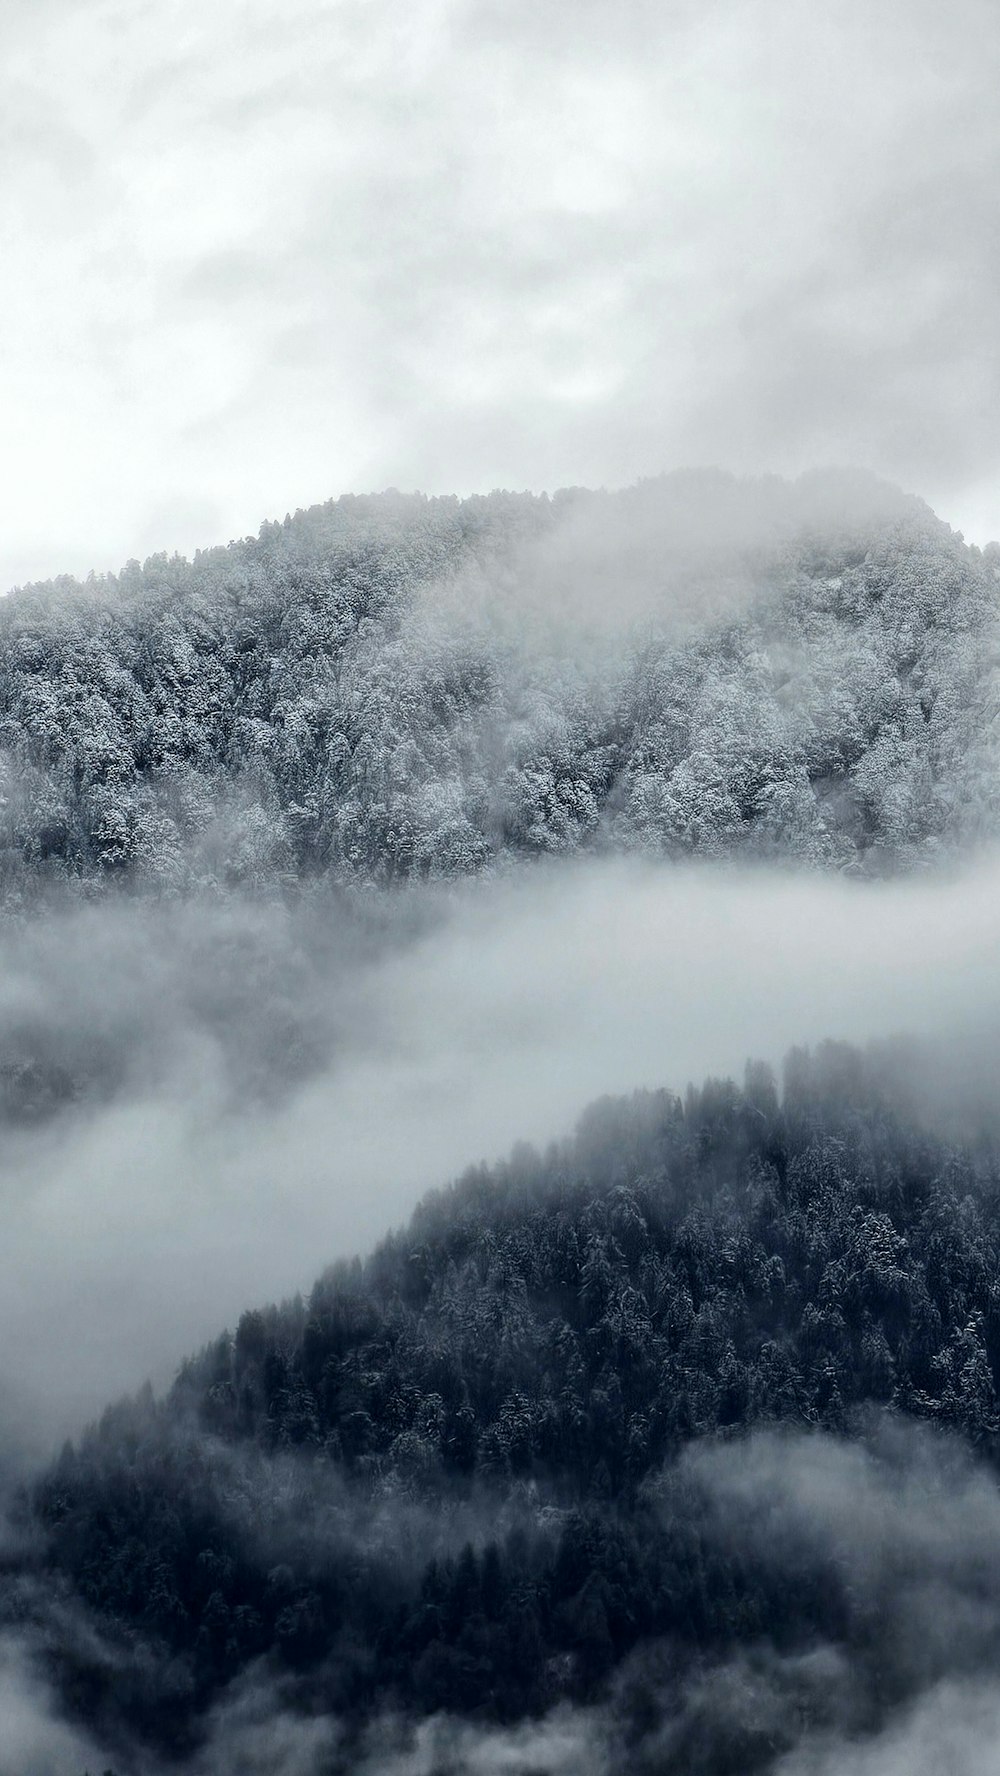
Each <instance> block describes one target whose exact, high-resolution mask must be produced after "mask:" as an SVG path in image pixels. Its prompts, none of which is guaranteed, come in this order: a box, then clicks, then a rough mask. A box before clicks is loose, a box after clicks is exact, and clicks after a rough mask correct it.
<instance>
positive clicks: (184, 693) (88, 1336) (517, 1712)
mask: <svg viewBox="0 0 1000 1776" xmlns="http://www.w3.org/2000/svg"><path fill="white" fill-rule="evenodd" d="M998 594H1000V555H998V552H997V551H996V550H994V549H992V548H988V549H986V550H983V551H980V550H979V549H975V548H969V547H967V546H966V545H965V544H964V543H963V542H962V540H961V538H960V537H958V536H957V535H956V534H955V533H953V532H952V531H950V530H949V528H948V526H947V525H946V524H944V523H942V522H941V521H940V520H939V519H937V518H936V517H935V516H934V515H933V514H932V513H931V512H930V511H929V509H928V508H927V507H926V506H925V505H924V504H923V503H922V502H921V501H919V500H917V499H914V498H911V497H909V496H905V495H903V494H901V493H900V492H898V490H896V489H894V488H892V487H889V486H887V485H886V484H884V483H882V482H879V481H876V480H874V479H873V478H870V477H866V476H858V475H853V474H847V473H833V472H828V473H824V474H817V475H813V476H808V477H803V478H802V479H800V481H798V482H797V483H794V484H787V483H784V482H780V481H778V480H776V479H773V478H772V479H763V480H758V481H742V482H741V481H737V480H735V479H734V478H733V477H730V476H726V475H722V474H717V473H714V472H712V473H709V472H702V473H696V474H688V475H680V476H671V477H665V478H662V479H660V480H656V481H651V482H645V483H642V484H640V485H639V486H637V487H635V488H632V489H629V490H627V491H625V492H621V493H607V492H602V493H596V492H587V491H584V490H570V491H568V492H566V493H563V494H560V495H557V496H556V497H554V498H553V499H551V500H550V499H546V498H537V497H534V496H530V495H512V494H495V495H491V496H490V497H488V498H476V499H471V500H465V501H459V500H451V499H435V500H424V499H421V498H418V497H404V496H401V495H397V494H385V495H379V496H373V497H371V498H367V499H358V498H349V499H342V500H337V501H331V502H330V503H329V504H328V505H326V506H323V507H317V508H313V509H311V510H310V511H308V512H300V513H297V514H296V515H295V516H294V517H290V518H289V519H287V520H286V521H285V522H284V523H274V524H265V525H264V526H263V527H262V529H261V532H260V535H259V536H258V537H257V538H254V539H249V540H247V541H245V542H241V543H235V544H231V545H229V546H228V548H220V549H217V550H210V551H207V552H205V553H204V554H202V555H199V556H198V557H197V558H196V559H195V561H193V562H191V563H188V562H185V561H182V560H180V559H178V558H173V559H169V558H167V557H165V556H158V557H153V558H151V559H150V560H149V561H147V562H146V563H145V565H144V566H141V567H140V566H139V565H138V564H130V565H129V566H128V567H127V568H125V569H124V570H123V571H122V572H121V573H120V574H118V575H116V576H108V577H103V578H91V579H90V580H89V581H87V582H85V583H82V584H78V583H76V582H74V581H70V580H60V581H55V582H52V583H50V584H47V585H44V586H28V587H25V588H22V589H21V590H19V591H17V592H16V593H14V594H12V595H11V597H10V598H9V599H7V600H5V601H4V602H3V604H2V605H0V754H2V758H0V762H2V766H3V786H4V787H3V802H2V806H0V894H2V900H0V1145H2V1150H3V1163H4V1169H5V1176H6V1183H5V1187H4V1192H3V1195H2V1198H0V1343H2V1346H3V1351H4V1356H3V1360H2V1362H0V1388H2V1394H0V1404H2V1409H3V1412H4V1417H5V1430H6V1435H5V1449H4V1467H5V1474H6V1477H7V1479H8V1480H9V1482H10V1493H11V1498H10V1509H9V1525H8V1528H7V1530H6V1532H5V1534H6V1538H7V1539H6V1542H5V1545H4V1551H3V1565H4V1579H3V1584H2V1588H0V1609H2V1621H3V1624H4V1627H3V1635H2V1637H0V1640H2V1662H0V1698H2V1699H3V1706H4V1708H5V1711H6V1716H7V1718H8V1719H9V1721H10V1722H11V1723H12V1724H11V1732H12V1735H13V1739H12V1743H13V1744H14V1745H15V1746H16V1747H17V1754H18V1757H19V1758H20V1763H19V1764H18V1771H19V1773H20V1772H21V1771H30V1770H34V1769H37V1770H38V1771H39V1772H46V1773H47V1772H48V1770H49V1769H53V1770H54V1769H56V1768H62V1767H63V1766H64V1765H66V1767H68V1768H69V1769H70V1772H71V1776H79V1772H80V1771H81V1770H82V1769H83V1768H84V1767H85V1766H87V1765H88V1764H89V1765H90V1766H91V1768H95V1767H97V1768H104V1767H105V1766H106V1765H108V1764H109V1763H113V1764H114V1766H115V1768H116V1770H118V1771H119V1772H120V1773H124V1772H131V1771H135V1772H138V1771H140V1770H142V1771H143V1772H148V1771H150V1770H156V1771H157V1772H159V1769H160V1767H161V1764H162V1766H163V1768H166V1767H168V1765H169V1767H173V1768H178V1767H179V1768H181V1769H183V1771H184V1772H185V1776H196V1773H200V1772H202V1771H204V1772H205V1773H206V1776H207V1772H209V1771H213V1772H214V1771H226V1770H229V1769H232V1770H233V1771H234V1772H235V1771H236V1770H240V1769H244V1768H257V1769H259V1770H260V1772H261V1773H262V1776H264V1773H265V1772H266V1773H267V1776H292V1773H301V1776H324V1773H327V1772H333V1771H340V1770H343V1771H348V1770H350V1771H353V1772H366V1773H367V1772H369V1771H371V1772H374V1771H375V1770H376V1769H379V1770H386V1769H388V1770H392V1771H396V1772H398V1776H418V1773H424V1776H430V1773H431V1772H438V1771H444V1770H446V1769H449V1768H456V1767H457V1768H461V1769H463V1770H464V1769H468V1770H470V1771H476V1770H480V1769H481V1770H483V1771H484V1772H485V1771H486V1770H488V1769H495V1768H497V1767H499V1768H505V1769H509V1770H510V1771H512V1772H523V1773H524V1776H527V1772H529V1771H536V1770H539V1769H544V1770H547V1771H552V1772H556V1771H561V1770H566V1771H569V1770H570V1769H573V1770H585V1771H586V1770H591V1771H593V1772H594V1776H598V1772H599V1773H600V1776H612V1773H614V1776H617V1772H619V1771H620V1770H623V1769H624V1768H626V1767H627V1768H630V1769H632V1768H635V1769H637V1770H640V1771H645V1770H648V1771H650V1772H652V1771H654V1770H657V1769H659V1768H662V1767H665V1766H666V1767H670V1768H671V1769H684V1770H691V1771H692V1772H693V1771H696V1770H697V1771H719V1772H721V1771H728V1770H735V1769H739V1770H741V1771H743V1770H750V1769H760V1770H769V1771H774V1772H775V1773H776V1776H777V1772H779V1771H780V1772H782V1773H783V1776H800V1772H803V1773H804V1772H805V1771H807V1770H808V1771H813V1772H823V1776H826V1773H827V1772H828V1771H829V1772H830V1773H831V1776H833V1773H836V1776H843V1772H846V1771H852V1772H853V1771H854V1770H857V1771H858V1772H862V1771H866V1772H867V1771H868V1770H873V1771H874V1770H881V1769H883V1768H890V1769H892V1768H894V1767H895V1762H896V1761H899V1762H902V1761H904V1760H906V1759H907V1758H910V1759H912V1758H915V1757H918V1756H925V1755H928V1756H929V1754H928V1753H926V1752H925V1749H922V1748H926V1746H927V1745H933V1744H934V1743H935V1740H934V1735H935V1734H940V1735H943V1736H944V1738H943V1740H942V1743H944V1742H946V1743H947V1744H948V1745H949V1746H953V1745H955V1744H959V1746H960V1753H961V1755H962V1756H964V1757H965V1758H966V1763H965V1765H964V1766H963V1768H968V1770H969V1771H970V1773H971V1772H975V1771H978V1769H979V1768H980V1767H981V1759H982V1756H983V1755H984V1754H983V1747H984V1746H985V1745H987V1744H988V1743H989V1732H990V1722H991V1721H993V1720H994V1719H995V1717H996V1711H997V1698H996V1693H995V1685H994V1683H993V1679H992V1675H991V1673H992V1664H991V1661H993V1659H994V1654H995V1651H996V1647H997V1644H998V1642H1000V1624H998V1622H997V1619H996V1611H995V1607H994V1604H993V1601H992V1593H991V1592H990V1591H989V1587H988V1586H987V1587H986V1589H985V1590H984V1588H983V1582H982V1578H981V1574H982V1573H983V1572H984V1571H985V1572H986V1573H987V1574H989V1573H991V1572H992V1571H993V1567H994V1566H995V1562H996V1553H995V1549H994V1542H995V1538H996V1533H997V1503H996V1499H997V1493H996V1477H995V1475H996V1462H997V1448H998V1443H997V1438H998V1435H1000V1433H998V1428H997V1425H998V1413H997V1390H998V1388H1000V1342H998V1332H997V1328H998V1326H1000V1318H998V1314H997V1304H996V1300H995V1295H996V1284H995V1280H994V1278H995V1273H996V1265H997V1262H998V1259H997V1250H996V1241H997V1237H998V1236H997V1229H996V1188H995V1187H996V1178H997V1170H998V1165H1000V1159H998V1153H1000V1128H998V1126H997V1118H996V1108H995V1084H994V1082H995V1077H996V1067H997V1063H998V1059H1000V1017H998V1015H997V1010H996V1007H997V1004H998V991H997V989H998V985H1000V983H998V980H997V970H998V967H1000V963H998V962H997V960H996V958H997V957H1000V930H998V925H1000V912H998V910H997V909H998V907H1000V898H998V894H997V887H998V879H997V878H998V864H997V860H996V859H997V852H996V845H997V839H998V831H997V824H998V818H1000V801H998V787H997V786H998V783H1000V777H998V771H997V765H998V757H997V748H998V746H1000V721H998V717H1000V678H998V664H1000V630H998V624H997V618H998V609H1000V604H998ZM826 1038H834V1039H835V1040H834V1042H833V1044H832V1045H831V1044H829V1043H825V1039H826ZM845 1043H847V1044H852V1045H854V1046H844V1044H845ZM803 1045H807V1046H808V1047H809V1048H810V1049H811V1050H812V1059H810V1058H809V1057H808V1055H807V1054H806V1052H805V1047H804V1046H803ZM749 1057H756V1063H755V1065H754V1066H752V1067H751V1068H750V1070H749V1071H748V1072H747V1074H746V1076H745V1083H744V1085H743V1086H741V1087H739V1088H737V1087H736V1086H733V1085H731V1084H729V1083H728V1080H729V1079H731V1078H735V1079H738V1080H743V1079H744V1066H745V1063H746V1062H747V1060H748V1058H749ZM785 1057H787V1061H786V1066H785V1078H784V1086H783V1089H782V1090H781V1091H779V1090H778V1089H776V1087H775V1083H774V1078H773V1077H772V1074H771V1073H769V1071H768V1068H770V1069H772V1070H773V1072H774V1073H775V1074H780V1071H781V1067H782V1063H783V1060H784V1059H785ZM706 1080H708V1083H705V1081H706ZM689 1086H691V1089H690V1090H688V1087H689ZM637 1091H638V1093H639V1095H638V1096H630V1095H626V1096H625V1098H623V1099H622V1100H621V1101H618V1099H617V1098H616V1096H615V1094H634V1093H636V1092H637ZM608 1094H611V1095H610V1096H609V1095H608ZM595 1101H596V1102H595ZM588 1104H592V1105H593V1107H592V1108H591V1109H590V1110H589V1111H588V1110H587V1108H586V1107H587V1105H588ZM581 1116H582V1120H580V1119H581ZM574 1126H577V1128H578V1132H577V1134H576V1136H575V1137H573V1138H570V1134H569V1131H570V1130H572V1129H573V1128H574ZM516 1141H519V1142H521V1143H522V1145H521V1146H519V1147H516V1148H513V1152H512V1146H513V1143H514V1142H516ZM525 1142H527V1143H532V1144H533V1146H530V1147H528V1146H525V1145H524V1143H525ZM504 1155H510V1156H511V1157H510V1158H509V1159H507V1160H505V1159H504V1157H503V1156H504ZM483 1162H485V1166H484V1165H483ZM469 1166H473V1167H476V1166H479V1167H480V1168H481V1169H480V1170H479V1171H477V1172H474V1173H472V1174H468V1175H467V1176H466V1178H465V1182H464V1183H463V1184H462V1185H461V1186H460V1187H459V1188H458V1189H457V1190H456V1191H452V1192H451V1193H450V1194H449V1193H445V1195H443V1196H439V1197H437V1198H431V1199H429V1200H428V1201H427V1202H425V1204H424V1206H423V1207H420V1208H418V1209H417V1211H416V1215H415V1217H414V1218H413V1219H412V1220H411V1219H410V1218H411V1216H413V1213H414V1209H415V1207H416V1205H417V1203H418V1201H419V1199H420V1198H421V1197H422V1196H424V1194H425V1193H426V1192H427V1191H428V1190H431V1189H433V1188H434V1187H440V1186H442V1185H444V1184H446V1183H447V1181H448V1180H449V1179H451V1178H455V1177H458V1176H460V1175H462V1174H463V1173H467V1168H468V1167H469ZM401 1226H402V1227H404V1228H405V1229H406V1231H404V1232H397V1233H396V1234H393V1235H391V1237H388V1238H386V1236H387V1235H389V1233H390V1229H393V1228H396V1229H399V1228H400V1227H401ZM377 1242H381V1244H376V1243H377ZM372 1247H376V1251H375V1255H374V1256H373V1257H370V1258H368V1259H366V1262H365V1263H364V1264H363V1265H362V1264H353V1265H352V1262H351V1261H352V1260H353V1259H354V1258H355V1255H356V1254H362V1255H364V1254H367V1253H370V1252H371V1249H372ZM325 1263H329V1264H331V1265H333V1267H334V1268H333V1270H332V1271H330V1272H329V1273H328V1275H326V1277H325V1278H324V1279H321V1280H320V1282H319V1283H316V1277H317V1274H318V1272H319V1271H320V1269H321V1267H322V1266H323V1265H324V1264H325ZM314 1284H315V1287H314ZM281 1299H284V1300H285V1306H284V1307H283V1308H281V1309H280V1310H279V1309H277V1308H274V1309H270V1308H267V1306H266V1303H267V1302H269V1301H276V1300H281ZM226 1328H228V1330H226ZM199 1346H203V1347H204V1349H203V1351H202V1354H201V1355H200V1356H197V1357H195V1358H193V1359H192V1360H191V1361H190V1362H189V1363H188V1364H187V1365H186V1367H185V1368H184V1370H183V1371H182V1374H181V1379H180V1380H179V1381H178V1382H177V1384H176V1385H175V1386H172V1383H173V1379H174V1376H175V1374H176V1372H177V1368H178V1365H179V1364H180V1363H181V1361H182V1359H183V1358H184V1357H185V1355H187V1356H190V1353H191V1352H193V1351H197V1350H198V1348H199ZM147 1378H152V1380H153V1381H154V1383H155V1396H154V1395H150V1394H149V1393H143V1394H139V1395H138V1397H137V1398H136V1399H134V1400H133V1401H132V1402H131V1403H128V1402H126V1403H123V1404H120V1405H118V1406H112V1407H111V1408H110V1409H109V1411H108V1412H107V1413H106V1414H105V1415H104V1417H103V1419H102V1420H101V1428H100V1429H97V1430H94V1429H91V1430H89V1431H87V1430H86V1429H85V1428H84V1427H85V1424H86V1421H88V1420H91V1419H96V1418H97V1417H98V1415H99V1414H100V1412H101V1409H102V1407H103V1406H104V1405H105V1404H106V1403H107V1402H108V1401H109V1400H113V1399H114V1398H115V1397H116V1396H118V1395H119V1394H121V1393H122V1392H126V1393H128V1394H130V1395H132V1394H136V1393H137V1390H140V1389H141V1388H142V1384H143V1383H144V1382H145V1381H146V1380H147ZM81 1433H82V1434H81ZM67 1435H69V1436H71V1437H72V1438H73V1439H74V1447H73V1448H72V1449H67V1450H64V1451H63V1453H62V1455H58V1454H57V1451H58V1446H59V1444H60V1443H61V1441H62V1439H63V1438H64V1437H66V1436H67ZM928 1499H932V1500H935V1501H937V1502H936V1503H935V1505H934V1507H933V1509H931V1508H930V1507H929V1506H928V1503H927V1501H928ZM491 1549H492V1552H491V1551H490V1550H491ZM644 1563H645V1572H644V1571H643V1568H644ZM943 1625H946V1631H945V1629H944V1627H943ZM511 1647H512V1648H514V1649H515V1652H514V1653H509V1652H508V1651H507V1650H505V1649H508V1648H511ZM401 1648H402V1649H404V1650H403V1651H402V1652H401V1651H400V1649H401ZM517 1648H520V1649H521V1650H520V1655H518V1654H517V1652H516V1649H517ZM394 1649H395V1650H394ZM518 1657H520V1660H521V1662H520V1664H519V1663H518ZM959 1721H961V1728H959V1725H958V1723H959ZM846 1747H850V1749H845V1748H846ZM949 1755H950V1753H949ZM956 1755H958V1754H956ZM67 1759H68V1760H70V1761H69V1763H68V1764H67ZM170 1759H174V1760H176V1759H179V1760H180V1763H179V1765H178V1764H177V1762H174V1763H173V1764H169V1760H170ZM977 1759H978V1760H980V1761H979V1762H977ZM60 1760H61V1761H60ZM253 1760H256V1763H254V1761H253ZM851 1760H853V1761H851ZM910 1767H917V1768H921V1767H922V1766H920V1765H919V1763H918V1764H917V1765H916V1766H912V1765H911V1766H910ZM930 1767H931V1765H930V1764H928V1769H929V1768H930Z"/></svg>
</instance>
